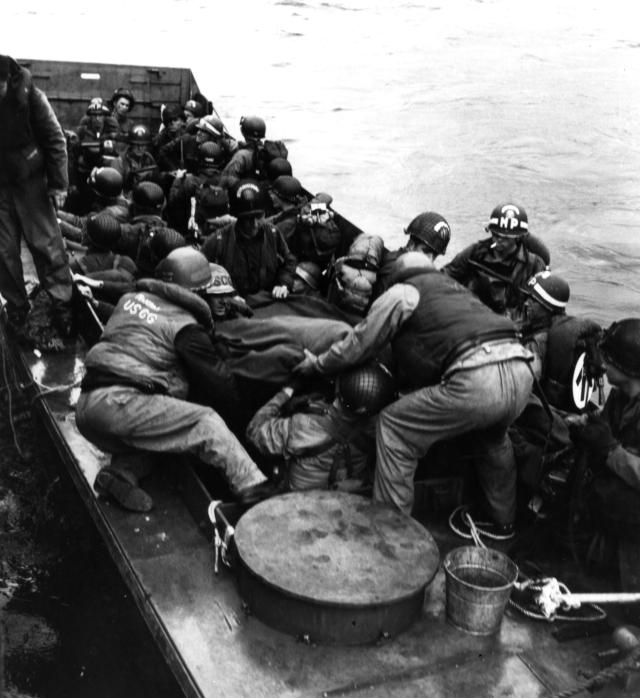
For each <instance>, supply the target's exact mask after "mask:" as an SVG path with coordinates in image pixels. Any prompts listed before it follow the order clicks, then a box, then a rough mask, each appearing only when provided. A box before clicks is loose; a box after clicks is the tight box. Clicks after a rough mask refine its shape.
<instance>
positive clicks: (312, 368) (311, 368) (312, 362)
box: [293, 349, 318, 376]
mask: <svg viewBox="0 0 640 698" xmlns="http://www.w3.org/2000/svg"><path fill="white" fill-rule="evenodd" d="M317 370H318V357H317V356H316V355H315V354H314V353H313V352H311V351H309V350H308V349H305V350H304V359H302V361H301V362H300V363H299V364H298V365H297V366H294V368H293V372H294V373H295V374H297V375H300V376H312V375H313V374H314V373H315V372H316V371H317Z"/></svg>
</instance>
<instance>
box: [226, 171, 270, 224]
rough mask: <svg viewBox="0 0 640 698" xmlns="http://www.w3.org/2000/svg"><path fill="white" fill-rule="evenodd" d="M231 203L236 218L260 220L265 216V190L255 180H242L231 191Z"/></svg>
mask: <svg viewBox="0 0 640 698" xmlns="http://www.w3.org/2000/svg"><path fill="white" fill-rule="evenodd" d="M229 203H230V207H231V213H232V215H234V216H235V217H236V218H248V217H254V218H258V217H260V216H262V215H264V209H265V195H264V190H263V189H262V187H261V186H260V184H259V182H256V181H255V180H252V179H243V180H240V181H239V182H238V183H237V184H235V185H234V186H233V187H232V189H231V193H230V197H229Z"/></svg>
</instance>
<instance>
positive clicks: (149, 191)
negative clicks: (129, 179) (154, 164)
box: [131, 182, 164, 209]
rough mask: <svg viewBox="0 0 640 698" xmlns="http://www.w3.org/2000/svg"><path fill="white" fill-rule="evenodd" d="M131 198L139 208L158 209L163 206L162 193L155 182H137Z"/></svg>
mask: <svg viewBox="0 0 640 698" xmlns="http://www.w3.org/2000/svg"><path fill="white" fill-rule="evenodd" d="M131 198H132V200H133V203H134V204H135V205H136V206H139V207H140V208H148V209H158V208H161V207H162V206H164V192H163V191H162V187H161V186H160V185H159V184H156V183H155V182H138V184H136V186H135V187H134V189H133V194H132V196H131Z"/></svg>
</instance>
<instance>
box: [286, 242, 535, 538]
mask: <svg viewBox="0 0 640 698" xmlns="http://www.w3.org/2000/svg"><path fill="white" fill-rule="evenodd" d="M435 256H436V252H435V250H431V251H426V252H417V251H411V252H405V253H404V254H402V255H400V257H398V260H397V262H396V269H395V273H394V276H393V278H392V280H391V281H392V283H391V285H390V287H389V289H388V290H387V291H385V292H384V293H383V294H382V295H381V296H379V297H378V298H377V299H376V300H375V301H374V302H373V304H372V305H371V307H370V308H369V311H368V313H367V315H366V317H365V318H364V319H363V320H362V321H360V322H359V323H358V324H357V325H356V326H355V327H353V328H351V329H350V330H349V332H348V334H347V336H346V337H344V338H343V339H341V340H340V341H338V342H334V343H333V344H332V346H331V347H329V349H327V350H326V351H324V352H323V353H322V354H320V355H319V356H314V355H313V354H312V353H310V352H306V357H305V359H304V360H303V361H302V362H301V363H300V364H299V366H297V367H296V369H295V371H296V372H297V373H302V374H303V375H311V374H313V373H320V374H321V375H333V374H336V373H340V372H342V371H344V370H345V369H346V368H347V367H350V366H356V365H359V364H360V363H362V362H363V361H365V360H367V359H369V358H370V357H374V356H376V355H377V354H378V353H379V352H380V351H381V350H382V349H383V347H385V346H386V345H387V343H389V342H390V343H391V348H392V352H393V358H394V366H395V369H396V375H397V378H398V382H399V389H400V390H401V392H402V393H403V396H402V397H401V398H400V399H398V400H397V401H395V402H392V403H391V404H390V405H388V406H387V407H385V408H384V409H383V410H382V411H381V412H380V414H379V415H378V420H377V426H376V472H375V482H374V490H373V496H374V499H376V500H378V501H382V502H387V503H389V504H392V505H393V506H395V507H397V508H398V509H399V510H401V511H403V512H405V513H406V514H410V513H411V509H412V505H413V479H414V475H415V471H416V468H417V465H418V459H419V458H422V457H424V456H425V455H426V454H427V453H428V452H429V449H430V448H431V446H433V445H434V444H435V443H437V442H438V441H442V440H447V439H451V438H454V437H457V436H459V435H461V434H464V433H467V432H471V431H474V432H477V438H476V440H475V442H476V444H477V451H478V462H477V470H478V475H479V480H480V486H481V489H482V493H483V495H484V497H483V499H484V500H485V507H486V511H485V512H483V520H485V521H489V522H490V524H489V526H488V529H489V528H490V529H491V530H490V533H491V535H492V536H493V537H495V538H501V539H506V538H509V537H512V536H513V535H514V523H515V515H516V467H515V461H514V457H513V450H512V448H511V442H510V441H509V437H508V435H507V428H508V426H509V424H511V422H513V420H514V419H515V418H516V417H517V416H518V415H519V414H520V412H521V411H522V410H523V408H524V406H525V405H526V402H527V399H528V396H529V394H530V392H531V386H532V382H533V378H532V376H531V372H530V370H529V367H528V365H527V363H528V361H529V360H530V358H531V354H530V352H529V351H527V350H526V349H525V348H524V347H523V346H522V344H520V342H519V341H518V335H517V331H516V327H515V325H514V324H513V322H512V321H511V320H509V319H508V318H506V317H502V316H499V315H497V314H496V313H493V312H492V311H490V310H489V309H488V308H487V307H486V306H484V305H483V304H482V303H481V302H480V301H479V300H478V299H477V298H476V297H475V296H474V295H473V294H472V293H470V292H469V291H468V290H467V289H465V288H464V287H463V286H461V285H460V284H458V283H457V282H456V281H454V280H453V279H452V278H451V277H449V276H448V275H446V274H442V273H441V272H440V271H438V270H437V269H436V267H435V265H434V258H435ZM488 529H487V530H488Z"/></svg>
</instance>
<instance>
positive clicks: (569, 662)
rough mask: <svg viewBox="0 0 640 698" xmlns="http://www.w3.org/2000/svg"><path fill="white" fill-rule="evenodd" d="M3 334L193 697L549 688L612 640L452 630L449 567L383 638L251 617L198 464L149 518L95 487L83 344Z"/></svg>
mask: <svg viewBox="0 0 640 698" xmlns="http://www.w3.org/2000/svg"><path fill="white" fill-rule="evenodd" d="M32 63H34V62H32ZM77 68H78V69H81V68H83V66H80V65H78V66H77ZM91 70H98V68H97V67H96V66H91ZM103 73H104V71H103ZM44 87H45V89H47V86H46V85H44ZM70 89H72V88H71V87H70ZM48 91H49V92H51V90H50V89H49V90H48ZM73 94H75V92H74V93H73ZM49 96H50V97H52V95H51V94H50V95H49ZM54 97H55V95H54ZM85 97H86V95H83V96H82V99H83V100H84V99H85ZM86 101H88V100H86ZM167 101H169V100H167ZM54 104H55V100H54ZM349 225H351V224H349ZM352 229H353V230H357V228H356V227H355V226H352ZM85 310H86V309H85ZM84 323H85V324H86V327H85V332H84V335H85V336H86V337H87V338H88V339H89V342H92V341H95V338H96V337H97V333H98V332H99V328H98V327H97V326H96V325H95V320H94V319H93V318H91V316H90V315H87V316H84ZM91 328H92V329H91ZM0 335H1V336H0V341H2V342H3V343H4V344H5V346H6V347H8V348H9V350H10V353H11V357H12V360H13V361H14V363H15V365H16V367H17V369H18V371H19V372H20V374H21V377H22V378H23V380H24V382H25V383H26V384H27V386H28V387H27V390H29V391H30V393H31V395H32V397H33V404H34V406H35V412H36V416H37V418H38V419H39V420H40V421H41V422H42V424H43V425H44V426H45V427H46V430H47V433H48V435H49V436H50V438H51V439H52V441H53V443H54V444H55V446H56V448H57V451H58V453H59V455H60V459H61V461H62V463H63V465H64V466H65V468H66V469H67V471H68V472H69V474H70V476H71V478H72V480H73V482H74V484H75V486H76V488H77V490H78V493H79V496H80V497H81V499H82V501H83V502H84V504H85V506H86V508H87V510H88V512H89V513H90V515H91V518H92V520H93V521H94V523H95V525H96V528H97V530H98V531H99V533H100V535H101V537H102V538H103V540H104V541H105V543H106V546H107V548H108V550H109V551H110V554H111V555H112V557H113V560H114V562H115V564H116V565H117V568H118V569H119V571H120V573H121V575H122V577H123V579H124V581H125V583H126V585H127V587H128V588H129V590H130V592H131V594H132V596H133V598H134V599H135V602H136V604H137V606H138V608H139V610H140V613H141V615H142V617H143V618H144V620H145V622H146V624H147V626H148V628H149V631H150V633H151V634H152V636H153V637H154V639H155V641H156V642H157V645H158V647H159V648H160V651H161V653H162V656H163V657H164V659H165V661H166V663H167V664H168V666H169V667H170V668H171V670H172V671H173V673H174V674H175V676H176V679H177V681H178V683H179V685H180V687H181V689H182V691H183V693H184V695H185V696H188V697H189V698H192V697H193V698H214V697H217V696H234V697H235V696H247V697H251V698H256V697H260V696H264V697H265V698H266V697H267V696H268V697H270V698H271V697H273V696H281V697H287V696H291V697H294V696H311V695H325V696H344V695H351V696H365V695H366V696H376V697H379V698H382V697H388V696H398V697H400V696H414V695H429V696H434V697H436V698H437V697H440V696H442V697H443V698H444V697H449V696H466V695H469V696H497V695H517V696H521V697H524V696H543V695H547V694H548V693H549V692H555V691H559V690H564V689H566V688H568V687H571V686H573V685H575V683H576V682H577V681H578V680H579V679H580V678H581V677H582V676H584V675H585V673H586V674H589V673H593V672H595V671H596V670H597V669H598V668H599V666H598V665H597V663H596V661H595V659H594V652H596V651H597V650H600V649H603V648H608V647H609V646H610V644H609V643H608V641H607V639H606V638H603V637H595V638H591V639H587V640H581V641H579V642H572V643H559V642H558V640H556V639H555V638H554V636H553V630H554V627H553V626H552V625H549V624H545V623H540V622H535V621H527V620H524V619H523V618H522V617H521V616H512V615H510V614H508V615H507V616H506V617H505V618H504V621H503V623H502V627H501V630H500V631H499V633H498V634H497V635H495V636H491V637H477V636H473V635H470V634H466V633H464V632H462V631H459V630H457V629H455V628H454V627H452V626H451V625H450V624H449V623H447V621H446V614H445V592H444V585H445V579H444V573H443V571H442V569H439V570H438V572H437V574H436V577H435V579H434V581H433V582H432V583H431V584H430V585H429V586H428V587H427V590H426V594H425V596H424V603H422V604H421V607H420V608H419V611H418V612H417V613H416V615H417V617H416V619H415V622H414V623H413V625H411V627H410V628H409V629H408V630H406V631H404V632H402V633H400V634H399V635H398V636H397V637H395V638H391V639H389V640H385V641H381V642H377V643H372V644H367V645H363V646H349V647H344V646H342V647H341V646H324V645H317V646H314V645H306V644H303V643H300V642H297V641H296V639H295V638H294V637H292V636H290V635H288V634H285V633H282V632H278V631H276V630H272V629H271V628H269V627H267V626H266V625H264V624H263V623H262V622H261V621H259V620H257V618H256V617H254V616H247V615H245V613H244V612H243V602H242V599H241V597H240V595H239V592H238V586H237V584H236V580H235V577H234V575H233V574H232V573H231V572H230V571H229V570H227V569H226V568H223V569H222V570H221V572H220V573H219V574H217V575H216V574H214V562H213V546H212V529H211V525H210V523H209V520H208V517H207V507H208V505H209V503H210V501H211V500H212V499H215V498H218V496H219V493H218V492H212V491H211V490H210V489H209V486H208V485H206V484H205V483H204V482H203V481H202V479H201V478H200V477H199V475H198V472H197V470H196V469H194V468H191V467H190V466H188V465H183V466H181V467H175V466H176V465H177V464H175V463H173V464H171V465H173V466H174V467H170V468H166V469H163V468H160V469H159V471H158V473H156V474H154V475H153V476H152V477H151V478H150V480H149V482H148V483H147V482H146V481H145V487H146V488H147V489H148V491H149V493H150V494H151V496H152V497H153V499H154V502H155V508H154V510H153V511H152V512H150V513H149V514H147V515H135V514H130V513H126V512H124V511H122V510H120V509H119V508H117V507H116V506H113V505H112V504H111V503H110V502H108V501H105V500H103V499H99V498H97V497H96V494H95V492H94V490H93V482H94V479H95V476H96V474H97V472H98V470H99V468H100V467H102V466H103V465H104V464H105V463H106V462H107V460H108V456H106V455H105V454H103V453H101V452H100V451H98V450H97V449H96V448H95V447H93V446H92V445H91V444H90V443H88V442H87V441H86V440H85V439H84V438H83V437H82V436H81V435H80V434H79V432H78V431H77V428H76V426H75V420H74V404H75V401H76V399H77V395H78V383H79V380H80V378H81V376H82V373H83V357H84V354H85V345H84V343H83V342H82V341H81V340H79V341H78V343H77V345H76V346H73V347H68V348H67V349H66V350H65V351H64V352H63V353H60V354H52V355H46V356H42V357H38V356H36V355H35V354H34V353H33V352H31V351H27V350H24V349H23V348H22V347H20V346H18V345H16V344H15V343H14V342H12V340H11V339H10V338H9V337H8V336H7V333H6V329H5V326H4V321H2V322H0ZM43 386H47V388H44V387H43ZM51 387H55V388H57V389H56V390H54V391H51V390H49V388H51ZM432 532H433V533H434V536H435V537H436V540H437V542H438V545H439V547H440V551H441V554H442V556H443V557H444V555H445V554H446V552H447V551H448V550H450V549H451V548H453V547H457V546H459V545H460V544H461V543H462V541H460V540H459V539H456V538H455V537H454V536H452V535H451V534H450V533H448V532H447V531H446V529H445V527H443V526H435V527H434V529H433V531H432ZM268 554H269V551H268V550H267V551H265V555H268ZM292 554H295V551H292Z"/></svg>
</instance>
